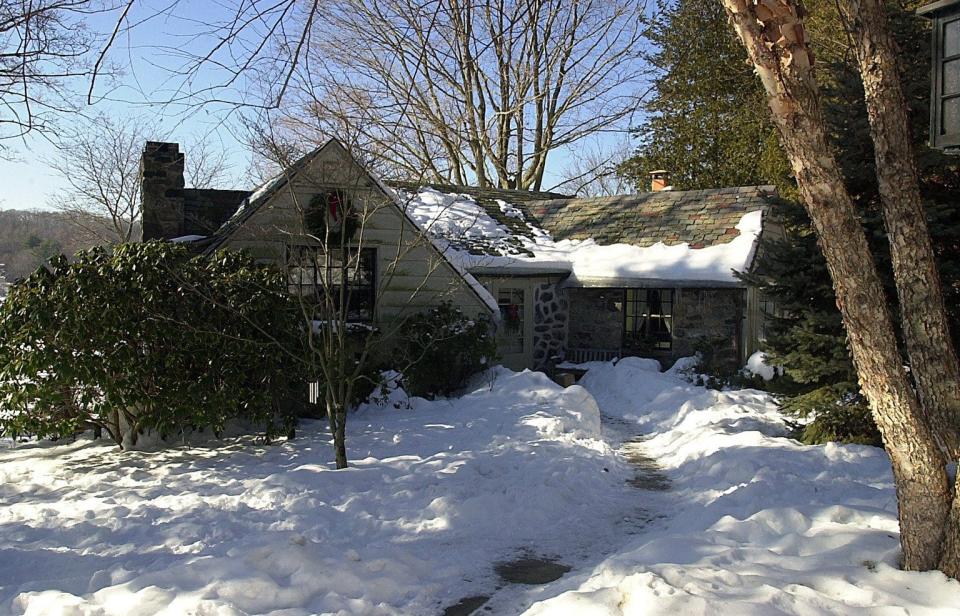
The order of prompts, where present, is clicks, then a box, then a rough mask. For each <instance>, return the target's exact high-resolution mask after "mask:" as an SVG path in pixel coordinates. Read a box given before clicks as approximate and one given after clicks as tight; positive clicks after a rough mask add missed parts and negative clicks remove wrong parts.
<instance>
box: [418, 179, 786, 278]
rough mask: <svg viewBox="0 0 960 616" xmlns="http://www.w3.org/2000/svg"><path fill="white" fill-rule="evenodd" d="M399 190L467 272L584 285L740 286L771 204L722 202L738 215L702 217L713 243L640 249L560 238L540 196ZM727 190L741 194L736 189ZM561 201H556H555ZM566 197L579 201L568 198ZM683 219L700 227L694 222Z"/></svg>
mask: <svg viewBox="0 0 960 616" xmlns="http://www.w3.org/2000/svg"><path fill="white" fill-rule="evenodd" d="M698 192H707V191H698ZM401 193H402V194H401V195H400V200H401V203H402V204H403V205H404V207H405V208H406V210H407V212H408V213H409V214H410V217H411V218H412V219H413V220H414V221H415V222H416V223H417V225H418V226H419V227H420V228H421V229H423V230H424V231H425V232H426V233H428V234H429V235H430V236H431V237H432V238H433V239H434V240H435V243H437V244H438V246H439V247H441V248H442V249H443V250H444V252H445V254H446V255H447V256H448V257H449V258H450V260H451V261H454V262H456V263H458V264H459V265H460V266H461V267H462V268H463V269H465V270H466V271H469V272H473V273H475V274H495V273H504V274H510V273H513V274H530V273H563V274H567V273H569V274H570V275H571V279H570V280H571V282H573V283H576V284H580V285H584V286H610V285H611V284H615V285H618V286H619V285H627V284H631V285H640V286H643V285H645V284H654V283H656V282H666V281H670V282H678V283H689V284H694V283H709V284H738V279H737V278H736V276H735V275H734V270H736V271H747V270H749V269H750V268H751V266H752V264H753V259H754V256H755V253H756V245H757V241H758V239H759V236H760V233H761V232H762V230H763V222H764V211H765V209H766V206H767V205H768V204H767V203H766V202H764V201H761V200H756V201H751V202H750V204H741V209H739V210H736V209H734V208H732V207H730V206H729V205H728V204H724V208H723V210H722V211H721V212H720V214H721V215H722V216H725V217H727V218H728V219H729V218H730V216H731V215H733V216H734V217H735V218H734V220H735V221H736V222H735V223H734V224H733V226H732V227H724V228H722V229H714V227H715V226H716V223H715V222H714V221H715V219H716V218H719V216H713V217H711V216H706V215H705V216H704V219H705V220H707V221H708V223H707V224H709V225H710V226H709V227H708V228H707V229H706V230H705V233H712V234H715V235H716V236H717V237H716V238H715V240H714V241H713V243H711V244H710V245H703V242H702V241H701V242H698V243H693V242H689V241H681V242H674V243H667V242H665V241H657V242H655V243H652V244H649V245H646V246H641V245H636V244H633V243H624V242H615V243H602V242H600V241H597V240H596V239H592V238H591V239H561V240H558V239H555V238H554V237H553V235H552V234H551V232H550V231H549V230H547V229H545V228H544V227H543V226H542V225H541V224H540V223H539V221H538V220H537V219H536V218H535V217H534V216H533V215H532V214H531V213H530V212H531V211H533V210H535V209H536V208H538V207H540V203H538V202H537V201H536V200H533V201H526V202H523V201H520V202H517V203H511V202H509V201H507V200H505V199H499V198H493V199H490V198H484V196H481V195H478V194H476V193H474V194H469V193H467V192H456V190H451V188H450V187H445V188H444V189H442V190H441V189H438V188H434V187H430V186H425V187H422V188H419V189H408V190H406V191H405V192H402V191H401ZM676 194H678V193H674V195H676ZM730 194H733V195H736V191H735V190H734V191H733V193H730ZM556 201H559V199H554V200H552V201H551V203H552V202H556ZM566 201H567V202H569V203H572V204H575V202H576V201H580V200H577V199H570V198H567V199H566ZM593 202H596V200H594V201H593ZM687 202H689V199H688V200H687ZM614 203H615V202H614ZM598 215H602V213H598ZM686 224H687V225H689V226H691V227H693V226H695V223H691V222H687V223H686ZM721 224H730V223H728V222H726V221H724V222H723V223H721ZM682 231H683V232H687V233H689V231H690V230H689V229H688V228H687V227H684V228H683V229H682ZM701 235H702V234H701ZM664 236H666V237H664V240H667V239H668V237H675V234H668V233H667V232H665V233H664Z"/></svg>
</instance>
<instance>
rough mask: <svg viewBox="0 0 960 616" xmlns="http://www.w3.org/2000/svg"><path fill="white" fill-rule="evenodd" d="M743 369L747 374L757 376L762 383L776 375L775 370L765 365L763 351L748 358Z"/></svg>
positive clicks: (765, 355) (765, 356)
mask: <svg viewBox="0 0 960 616" xmlns="http://www.w3.org/2000/svg"><path fill="white" fill-rule="evenodd" d="M745 368H746V370H747V372H749V373H750V374H753V375H756V376H759V377H760V378H762V379H763V380H764V381H770V380H772V379H773V377H775V376H776V375H777V369H776V368H775V367H774V366H769V365H767V354H766V353H764V352H763V351H756V352H755V353H754V354H753V355H751V356H750V357H748V358H747V365H746V366H745Z"/></svg>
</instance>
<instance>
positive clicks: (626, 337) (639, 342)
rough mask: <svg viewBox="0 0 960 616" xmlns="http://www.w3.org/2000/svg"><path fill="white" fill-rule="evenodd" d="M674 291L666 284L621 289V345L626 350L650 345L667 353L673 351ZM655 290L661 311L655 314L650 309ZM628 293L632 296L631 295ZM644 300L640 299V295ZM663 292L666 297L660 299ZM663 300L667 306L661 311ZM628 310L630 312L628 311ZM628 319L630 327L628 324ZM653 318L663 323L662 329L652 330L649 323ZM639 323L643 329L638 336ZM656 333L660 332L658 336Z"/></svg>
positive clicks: (675, 293)
mask: <svg viewBox="0 0 960 616" xmlns="http://www.w3.org/2000/svg"><path fill="white" fill-rule="evenodd" d="M676 291H677V290H676V289H673V288H667V287H631V288H626V289H624V290H623V347H624V348H625V349H638V348H644V347H646V346H648V345H649V346H650V348H651V350H652V351H656V352H669V351H672V350H673V332H674V329H675V327H676V322H675V319H676V314H674V312H675V309H676V306H677V292H676ZM651 292H657V293H659V294H660V301H659V303H660V311H659V314H656V315H654V313H653V311H652V310H651V308H650V305H651V302H650V294H651ZM631 293H632V294H633V295H634V296H633V298H631ZM641 293H642V294H643V295H642V297H643V299H640V297H641V295H640V294H641ZM664 294H667V295H666V296H667V297H668V298H669V299H668V300H667V301H666V302H664V301H663V297H664ZM665 303H666V304H667V305H668V309H667V310H666V311H664V309H663V307H664V305H665ZM640 306H646V312H642V311H640V309H639V308H640ZM631 309H632V310H633V313H632V314H631ZM631 319H632V320H633V326H632V327H631V326H630V322H631ZM655 320H659V322H660V323H662V324H664V326H663V327H664V329H665V330H666V332H665V333H666V336H664V332H652V331H651V330H652V325H653V323H654V322H655ZM640 322H642V323H643V326H642V329H643V330H645V331H644V332H643V334H642V335H640V336H638V335H637V334H638V332H639V331H640V329H641V328H640V327H638V323H640ZM658 333H659V335H657V334H658Z"/></svg>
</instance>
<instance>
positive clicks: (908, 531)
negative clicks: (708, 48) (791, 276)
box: [723, 0, 960, 577]
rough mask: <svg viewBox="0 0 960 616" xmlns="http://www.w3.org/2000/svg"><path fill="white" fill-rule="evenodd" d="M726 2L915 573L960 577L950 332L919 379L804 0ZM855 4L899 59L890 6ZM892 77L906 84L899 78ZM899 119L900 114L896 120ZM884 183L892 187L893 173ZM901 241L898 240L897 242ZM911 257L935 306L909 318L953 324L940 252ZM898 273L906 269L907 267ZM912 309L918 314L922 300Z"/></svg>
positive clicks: (900, 152)
mask: <svg viewBox="0 0 960 616" xmlns="http://www.w3.org/2000/svg"><path fill="white" fill-rule="evenodd" d="M723 5H724V7H725V9H726V10H727V13H728V15H729V16H730V18H731V21H732V22H733V26H734V29H735V31H736V32H737V34H738V36H739V37H740V39H741V41H742V42H743V44H744V46H745V48H746V49H747V52H748V54H749V57H750V60H751V62H752V63H753V65H754V66H755V67H756V70H757V73H758V75H759V76H760V79H761V81H762V83H763V85H764V89H765V91H766V94H767V103H768V105H769V107H770V110H771V114H772V117H773V120H774V123H775V124H776V126H777V128H778V131H779V133H780V139H781V143H782V144H783V147H784V150H785V151H786V153H787V156H788V158H789V160H790V163H791V167H792V169H793V171H794V174H795V176H796V178H797V184H798V188H799V191H800V194H801V197H802V199H803V202H804V205H805V206H806V209H807V212H808V214H809V215H810V218H811V220H812V222H813V225H814V228H815V230H816V232H817V236H818V238H819V241H820V245H821V247H822V249H823V252H824V256H825V258H826V262H827V269H828V271H829V272H830V276H831V279H832V280H833V286H834V290H835V292H836V295H837V302H838V304H839V307H840V311H841V315H842V317H843V323H844V327H845V329H846V331H847V337H848V343H849V345H850V350H851V354H852V355H853V359H854V363H855V365H856V367H857V372H858V375H859V380H860V384H861V387H862V389H863V392H864V394H865V396H866V398H867V400H868V401H869V403H870V406H871V409H872V411H873V414H874V418H875V420H876V422H877V425H878V426H879V428H880V431H881V434H882V435H883V439H884V445H885V447H886V449H887V452H888V453H889V455H890V459H891V463H892V465H893V472H894V478H895V483H896V489H897V498H898V504H899V517H900V530H901V544H902V546H903V552H904V553H903V564H904V566H905V567H906V568H908V569H920V570H925V569H930V568H934V567H940V568H941V569H943V570H944V572H946V573H947V574H949V575H952V576H954V577H957V576H960V555H958V553H957V552H958V549H960V539H958V534H960V527H958V525H957V520H958V515H957V512H956V509H957V508H958V507H960V499H956V498H954V494H953V489H952V486H951V481H950V478H949V476H948V474H947V469H946V466H947V463H948V462H949V461H950V460H951V459H953V460H955V459H956V458H957V456H958V452H957V450H956V447H955V443H956V439H957V436H958V430H960V421H958V418H957V417H955V416H952V415H951V412H952V409H953V408H954V406H952V404H951V400H950V399H949V396H950V395H951V394H952V391H953V390H951V389H950V388H949V387H946V388H935V386H933V385H931V383H930V382H929V375H930V374H933V373H935V372H940V373H941V374H943V375H945V376H946V377H947V378H952V379H956V378H958V377H957V375H956V371H955V367H956V365H957V361H956V355H955V353H954V350H953V348H952V345H951V344H950V342H949V335H947V341H946V342H945V343H943V345H941V346H940V347H939V348H940V349H945V350H944V353H946V355H941V356H939V357H936V358H934V359H933V360H928V359H927V358H923V359H921V361H920V362H919V366H917V367H915V370H916V369H920V370H927V371H929V373H928V377H923V376H918V375H915V378H914V380H913V381H911V379H910V376H909V375H908V374H907V373H906V371H905V370H904V369H903V366H902V362H901V355H900V350H899V348H898V346H897V338H896V335H895V328H894V323H893V319H892V316H891V313H890V311H889V309H888V308H887V302H886V298H885V295H884V290H883V287H882V285H881V281H880V276H879V275H878V273H877V268H876V265H875V263H874V260H873V256H872V254H871V252H870V248H869V245H868V243H867V240H866V237H865V235H864V232H863V227H862V225H861V223H860V220H859V218H858V216H857V211H856V208H855V206H854V202H853V200H852V198H851V196H850V193H849V192H848V191H847V190H846V188H845V187H844V183H843V176H842V173H841V170H840V167H839V165H838V163H837V160H836V158H835V157H834V155H833V153H832V150H831V148H830V145H829V140H828V130H827V125H826V122H825V119H824V115H823V110H822V107H821V104H820V93H819V89H818V86H817V82H816V80H815V78H814V70H813V67H814V62H813V54H812V53H811V52H810V49H809V46H808V44H807V40H806V36H805V31H804V27H803V23H804V20H803V18H804V16H805V11H804V9H803V7H802V6H800V5H798V4H797V3H795V2H794V1H793V0H785V1H781V0H762V1H761V2H759V3H756V4H754V3H753V2H750V1H747V0H723ZM847 8H848V9H849V10H850V11H851V14H855V15H858V16H861V17H862V19H861V20H860V21H859V22H858V23H857V24H856V25H855V26H854V27H853V28H852V32H853V35H854V36H855V37H861V38H863V39H864V40H869V41H871V45H873V52H874V53H875V54H881V55H884V56H886V57H895V53H896V52H895V51H894V49H893V48H892V46H893V42H892V39H891V38H890V37H889V34H888V33H887V31H886V24H885V20H884V18H883V16H882V8H881V7H880V5H879V4H878V3H877V4H876V5H875V6H869V7H868V6H866V3H865V2H864V3H860V4H858V5H851V7H847ZM878 15H879V16H878ZM858 45H863V43H862V42H861V43H858ZM865 68H866V67H862V70H861V72H862V74H863V77H864V84H865V86H866V90H867V92H868V96H869V92H870V89H871V84H872V78H873V77H872V76H871V74H870V72H869V71H867V70H864V69H865ZM887 70H888V72H889V70H890V69H889V66H888V67H887ZM888 77H889V78H891V79H894V80H896V79H898V77H897V76H896V72H895V70H894V71H892V73H891V75H888ZM897 94H899V92H898V93H895V94H894V97H893V98H894V99H896V96H897ZM891 105H897V106H899V107H900V112H901V114H900V115H903V116H904V117H905V114H903V113H902V112H903V101H902V94H901V95H900V100H899V101H896V100H892V101H891V100H886V99H884V102H883V103H881V106H891ZM887 111H890V110H889V109H888V110H887ZM896 115H897V114H896V113H895V112H892V111H890V116H891V117H893V116H896ZM884 117H885V118H886V116H884ZM879 119H880V118H879V117H877V114H876V113H874V112H871V127H872V128H873V130H874V133H873V134H874V140H875V142H876V141H877V135H878V133H879V134H880V135H881V138H885V139H890V140H891V141H890V143H889V144H886V145H885V144H882V143H881V144H877V145H878V151H880V150H882V149H884V148H885V147H887V146H890V151H892V152H896V157H898V158H902V157H906V158H910V157H912V152H910V150H909V141H908V140H905V137H904V136H903V134H904V132H905V128H902V127H901V128H899V129H895V128H892V125H893V123H895V122H898V121H899V120H890V119H889V118H887V120H888V123H887V124H886V125H884V122H883V121H879V122H878V120H879ZM904 122H905V120H904ZM882 162H884V163H885V162H886V161H882ZM901 168H902V166H901ZM910 171H911V172H913V170H912V169H911V170H910ZM913 173H914V174H915V172H913ZM914 179H915V178H914ZM880 184H881V190H883V184H884V178H883V177H882V176H881V177H880ZM883 205H884V213H885V218H886V220H887V222H888V224H894V225H899V226H901V227H902V228H901V229H899V230H898V231H896V232H897V233H904V234H909V235H912V236H913V237H916V236H917V235H919V234H922V233H925V231H926V230H925V229H924V228H922V227H921V226H920V225H921V223H920V220H922V218H920V217H917V216H915V215H911V213H910V212H909V211H907V210H908V209H909V208H908V207H905V206H904V205H903V203H902V202H895V201H894V200H891V199H885V200H884V204H883ZM888 231H890V232H891V234H893V233H894V230H891V229H888ZM895 242H897V240H896V239H894V238H892V239H891V244H893V243H895ZM895 249H896V247H895ZM910 257H911V258H913V259H916V260H917V262H918V263H919V264H920V266H921V270H922V274H921V275H919V276H912V277H910V278H909V280H910V281H911V283H913V284H915V285H919V286H921V287H922V289H915V290H906V289H900V288H899V287H900V286H901V285H902V284H904V283H905V281H906V280H907V278H906V277H905V276H906V274H905V273H904V272H900V273H899V274H898V275H897V284H898V295H899V296H900V297H901V298H905V297H906V296H908V295H910V294H911V293H918V294H921V295H924V296H926V297H928V298H932V299H933V300H934V301H932V302H930V303H929V304H928V305H924V306H916V308H917V312H916V313H915V314H912V315H910V316H909V317H905V318H909V319H914V320H915V321H916V322H917V323H919V324H920V325H921V328H923V327H926V328H929V329H928V331H935V330H936V329H938V328H939V327H940V326H941V324H944V323H946V317H945V315H944V314H943V303H942V299H941V298H940V293H941V290H940V288H939V283H938V280H937V279H936V277H935V276H931V275H930V272H931V271H932V272H935V271H936V269H935V266H934V265H933V263H932V253H930V251H924V250H922V249H920V250H916V251H914V252H913V254H911V255H910ZM894 266H895V268H897V267H899V266H898V265H897V263H896V262H895V264H894ZM906 301H910V302H911V308H913V307H914V305H913V303H912V301H911V300H909V299H907V300H906ZM903 329H904V334H905V336H906V337H907V338H908V341H907V345H906V346H907V350H908V351H911V349H914V348H915V345H916V344H917V341H910V340H909V338H910V337H911V336H917V335H918V334H917V332H916V327H914V325H912V324H911V323H906V324H905V326H904V328H903ZM913 356H914V354H913V353H911V357H913ZM914 386H916V388H917V390H915V389H914ZM918 392H919V395H918ZM944 392H946V393H944ZM954 483H955V482H954Z"/></svg>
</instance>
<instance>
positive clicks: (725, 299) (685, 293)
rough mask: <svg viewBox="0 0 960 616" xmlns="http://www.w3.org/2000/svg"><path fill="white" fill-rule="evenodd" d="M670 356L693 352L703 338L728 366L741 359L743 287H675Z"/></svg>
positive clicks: (737, 365)
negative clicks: (676, 288) (675, 296)
mask: <svg viewBox="0 0 960 616" xmlns="http://www.w3.org/2000/svg"><path fill="white" fill-rule="evenodd" d="M676 293H677V295H678V296H679V300H680V301H679V302H677V303H676V306H675V308H674V332H673V351H672V352H671V353H670V358H671V359H676V358H679V357H686V356H688V355H693V354H694V353H695V352H696V350H697V348H698V347H699V345H701V344H703V343H704V342H706V343H708V344H710V345H711V346H713V348H714V350H715V357H716V360H717V361H718V362H720V363H722V364H724V365H727V366H728V367H730V368H736V367H739V365H740V362H741V361H742V359H743V358H742V357H740V355H741V349H740V347H741V334H742V331H743V330H742V327H743V320H742V319H743V315H744V310H745V305H746V302H745V300H746V297H745V294H746V291H745V290H743V289H678V290H677V291H676Z"/></svg>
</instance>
